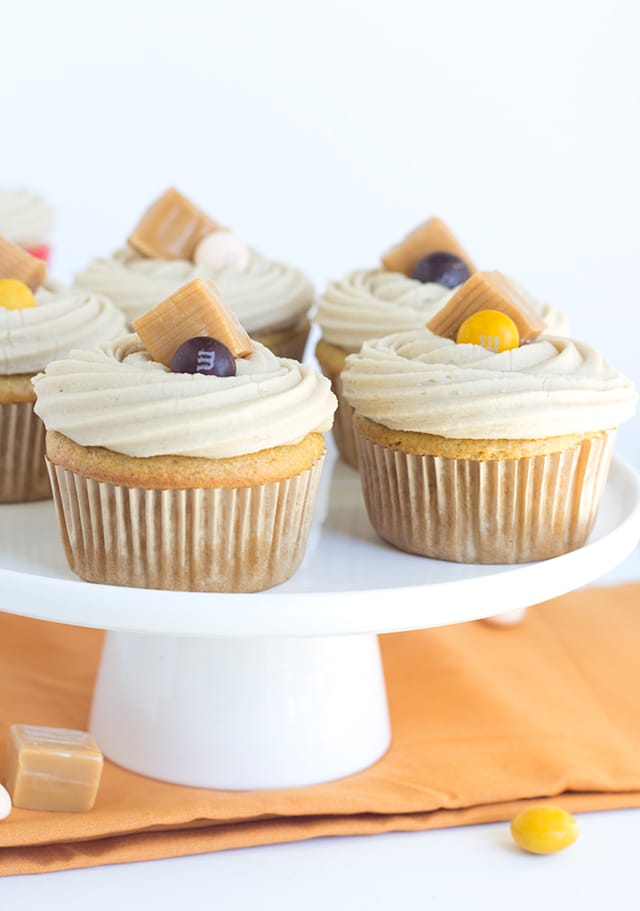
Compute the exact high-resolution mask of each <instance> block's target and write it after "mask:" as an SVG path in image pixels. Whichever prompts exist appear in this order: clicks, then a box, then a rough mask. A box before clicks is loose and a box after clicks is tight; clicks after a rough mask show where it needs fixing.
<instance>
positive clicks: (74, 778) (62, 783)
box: [6, 724, 103, 813]
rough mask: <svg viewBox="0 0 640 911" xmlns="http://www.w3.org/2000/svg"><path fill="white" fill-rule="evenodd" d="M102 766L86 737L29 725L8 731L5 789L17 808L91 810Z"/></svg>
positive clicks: (99, 757) (73, 732) (81, 734)
mask: <svg viewBox="0 0 640 911" xmlns="http://www.w3.org/2000/svg"><path fill="white" fill-rule="evenodd" d="M102 765H103V760H102V753H101V752H100V750H99V749H98V747H97V746H96V742H95V740H94V739H93V737H92V736H91V734H87V733H86V731H70V730H68V729H66V728H44V727H35V726H34V725H29V724H14V725H12V726H11V728H10V729H9V750H8V757H7V775H6V785H7V790H8V791H9V793H10V794H11V799H12V800H13V805H14V806H15V807H22V808H23V809H25V810H63V811H66V812H74V813H78V812H83V811H85V810H90V809H91V808H92V807H93V805H94V803H95V801H96V795H97V793H98V787H99V785H100V777H101V775H102Z"/></svg>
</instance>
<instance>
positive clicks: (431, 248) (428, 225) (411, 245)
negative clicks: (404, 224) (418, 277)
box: [382, 218, 476, 278]
mask: <svg viewBox="0 0 640 911" xmlns="http://www.w3.org/2000/svg"><path fill="white" fill-rule="evenodd" d="M430 253H453V255H454V256H458V257H460V259H462V260H463V261H464V262H465V263H466V264H467V266H468V267H469V271H470V272H475V271H476V269H475V266H474V265H473V263H472V261H471V259H470V257H469V256H468V255H467V253H466V252H465V250H464V248H463V247H462V246H461V245H460V243H459V242H458V239H457V238H456V236H455V235H454V234H453V232H452V231H450V230H449V228H448V227H447V226H446V225H445V223H444V222H443V221H442V220H441V219H439V218H430V219H429V220H428V221H424V222H423V223H422V224H421V225H418V227H417V228H415V229H414V230H413V231H412V232H411V233H410V234H407V236H406V237H405V239H404V240H403V241H401V243H399V244H397V245H396V246H395V247H392V248H391V250H389V252H388V253H385V254H384V256H383V257H382V265H383V266H384V267H385V269H388V270H389V271H390V272H402V273H403V274H404V275H407V276H409V278H411V276H412V275H413V270H414V269H415V267H416V264H417V263H418V261H419V260H421V259H422V257H423V256H428V255H429V254H430Z"/></svg>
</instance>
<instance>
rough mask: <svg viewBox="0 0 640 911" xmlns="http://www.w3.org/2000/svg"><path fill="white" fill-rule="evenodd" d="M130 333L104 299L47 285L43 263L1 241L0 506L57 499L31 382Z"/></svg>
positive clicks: (119, 316) (121, 317)
mask: <svg viewBox="0 0 640 911" xmlns="http://www.w3.org/2000/svg"><path fill="white" fill-rule="evenodd" d="M124 328H125V326H124V318H123V316H122V314H121V313H120V312H119V311H118V310H116V308H115V307H114V306H113V305H112V304H111V303H110V302H109V301H108V300H106V298H102V297H98V296H96V295H94V294H87V293H86V292H84V291H72V290H69V289H68V288H65V287H64V286H62V285H60V284H57V283H54V282H51V281H49V280H47V279H46V278H45V275H44V263H42V262H41V261H40V260H37V259H35V258H34V257H32V256H31V255H30V254H28V253H26V252H25V251H23V250H22V249H20V248H18V247H16V246H15V245H14V244H11V243H9V242H8V241H6V240H4V239H3V238H0V503H9V502H21V501H26V500H41V499H45V498H47V497H50V496H51V489H50V487H49V479H48V476H47V470H46V467H45V461H44V427H43V426H42V424H41V422H40V421H39V419H38V418H37V417H36V416H35V414H34V412H33V403H34V401H35V393H34V390H33V386H32V383H31V379H32V377H33V375H34V374H35V373H38V372H39V371H40V370H42V369H43V368H44V367H45V366H46V365H47V364H48V363H49V361H51V360H54V359H55V358H58V357H63V356H64V355H66V354H67V353H68V352H69V351H70V350H71V349H72V348H75V347H77V346H78V345H82V346H90V345H94V344H100V343H102V342H106V341H108V340H109V339H111V338H114V337H115V336H116V335H120V334H121V333H122V332H123V330H124Z"/></svg>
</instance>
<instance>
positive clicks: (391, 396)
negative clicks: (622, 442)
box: [343, 274, 637, 563]
mask: <svg viewBox="0 0 640 911" xmlns="http://www.w3.org/2000/svg"><path fill="white" fill-rule="evenodd" d="M479 275H480V274H479ZM455 303H456V302H455V301H454V300H453V299H452V301H451V302H450V305H449V306H450V307H452V306H453V305H454V304H455ZM471 310H472V312H471V313H468V314H467V318H469V319H470V318H471V316H474V315H475V314H474V312H473V308H471ZM480 312H481V313H482V314H483V316H482V317H481V319H486V313H487V312H492V313H495V312H498V319H499V318H500V317H502V316H504V315H506V314H503V313H501V312H500V311H487V310H481V311H480ZM436 319H437V318H436ZM464 325H465V322H464V321H463V323H461V324H460V327H458V331H461V329H462V326H464ZM468 327H469V323H467V331H468ZM500 331H501V330H500ZM500 331H494V332H493V333H491V332H490V333H488V334H487V333H486V332H485V334H484V336H483V338H484V339H485V341H484V342H480V336H481V335H482V332H481V333H480V335H479V336H478V337H477V341H475V342H470V341H465V340H464V339H465V338H469V336H465V333H464V332H463V333H462V336H461V338H462V340H461V341H456V340H454V339H452V338H448V337H442V336H440V335H436V334H434V333H433V332H431V331H430V330H429V329H419V330H413V331H408V332H403V333H396V334H393V335H390V336H387V337H386V338H382V339H377V340H373V341H370V342H366V343H365V344H364V345H363V346H362V349H361V351H360V352H359V353H358V354H355V355H350V356H349V357H348V358H347V367H346V369H345V371H344V374H343V384H344V392H345V396H346V397H347V399H348V401H349V402H350V404H351V405H352V406H353V408H354V409H355V421H354V423H355V432H356V442H357V447H358V458H359V463H360V473H361V478H362V484H363V491H364V496H365V501H366V504H367V510H368V513H369V517H370V519H371V522H372V524H373V525H374V527H375V528H376V530H377V532H378V533H379V534H380V535H381V537H383V538H384V539H386V540H387V541H389V542H390V543H392V544H394V545H395V546H396V547H399V548H400V549H402V550H406V551H409V552H411V553H417V554H421V555H423V556H427V557H433V558H436V559H440V560H452V561H456V562H462V563H521V562H527V561H531V560H543V559H546V558H549V557H553V556H557V555H559V554H562V553H566V552H567V551H570V550H574V549H576V548H578V547H580V546H582V544H584V543H585V541H586V539H587V537H588V535H589V532H590V531H591V528H592V526H593V522H594V520H595V517H596V513H597V509H598V505H599V502H600V499H601V495H602V492H603V489H604V485H605V481H606V477H607V472H608V467H609V462H610V458H611V451H612V447H613V441H614V437H615V431H616V428H617V426H618V425H619V424H620V423H622V422H623V421H626V420H628V419H629V418H630V417H631V416H632V414H633V412H634V410H635V402H636V398H637V396H636V393H635V390H634V389H633V386H632V384H631V383H630V381H628V380H627V379H626V378H625V377H623V376H622V375H621V374H619V373H618V372H617V371H616V370H615V369H614V368H612V367H611V366H610V365H609V364H608V363H607V362H606V361H605V360H604V359H603V358H602V357H601V356H600V355H599V354H598V352H597V351H595V350H594V349H593V348H591V347H589V346H588V345H585V344H583V343H582V342H577V341H573V340H571V339H568V338H561V337H557V336H546V335H537V337H534V338H532V339H531V340H530V341H528V342H525V343H524V344H517V345H516V346H513V347H510V348H508V349H506V350H501V349H500V350H494V349H495V346H494V340H495V338H497V337H498V336H499V335H500ZM510 331H511V330H510ZM488 335H493V340H491V341H490V343H489V344H490V349H491V350H489V348H487V347H485V344H486V343H487V337H488ZM471 337H472V336H471ZM497 347H498V349H499V348H500V346H499V345H498V346H497Z"/></svg>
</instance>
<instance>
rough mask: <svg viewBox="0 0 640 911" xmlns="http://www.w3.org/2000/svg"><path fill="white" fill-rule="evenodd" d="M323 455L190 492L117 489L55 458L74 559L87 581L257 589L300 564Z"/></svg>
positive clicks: (59, 501) (53, 472) (54, 482)
mask: <svg viewBox="0 0 640 911" xmlns="http://www.w3.org/2000/svg"><path fill="white" fill-rule="evenodd" d="M322 462H323V458H321V459H319V460H318V461H317V462H316V463H315V464H314V465H313V466H312V467H311V468H310V469H308V470H307V471H304V472H302V473H301V474H299V475H296V476H295V477H293V478H289V479H287V480H283V481H278V482H272V483H268V484H262V485H259V486H256V487H239V488H233V489H228V488H196V489H191V490H145V489H142V488H129V487H119V486H115V485H113V484H107V483H103V482H99V481H94V480H92V479H90V478H85V477H83V476H82V475H79V474H75V473H74V472H71V471H68V470H66V469H65V468H62V467H60V466H59V465H54V464H52V463H48V465H49V473H50V476H51V486H52V488H53V496H54V500H55V504H56V509H57V512H58V519H59V522H60V527H61V531H62V538H63V542H64V546H65V551H66V555H67V560H68V561H69V566H70V567H71V569H72V570H73V571H74V572H75V573H77V574H78V575H79V576H81V577H82V578H83V579H86V580H88V581H89V582H102V583H106V584H109V585H126V586H132V587H134V588H157V589H171V590H173V591H210V592H252V591H262V590H263V589H266V588H271V587H272V586H274V585H278V584H279V583H280V582H284V581H285V580H286V579H288V578H289V577H290V576H292V575H293V573H294V572H295V570H296V569H297V567H298V566H299V564H300V563H301V561H302V558H303V556H304V551H305V548H306V543H307V538H308V535H309V529H310V526H311V516H312V512H313V503H314V499H315V495H316V491H317V488H318V482H319V479H320V473H321V470H322Z"/></svg>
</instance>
